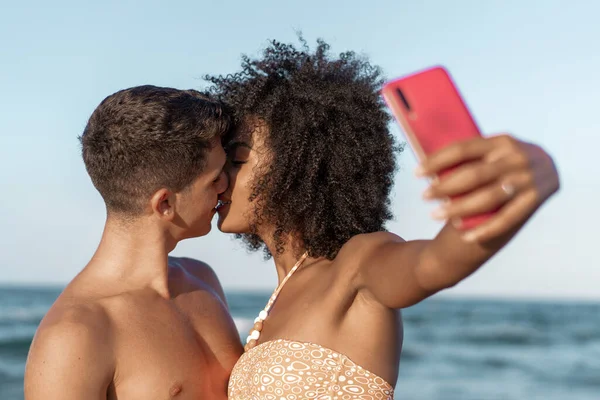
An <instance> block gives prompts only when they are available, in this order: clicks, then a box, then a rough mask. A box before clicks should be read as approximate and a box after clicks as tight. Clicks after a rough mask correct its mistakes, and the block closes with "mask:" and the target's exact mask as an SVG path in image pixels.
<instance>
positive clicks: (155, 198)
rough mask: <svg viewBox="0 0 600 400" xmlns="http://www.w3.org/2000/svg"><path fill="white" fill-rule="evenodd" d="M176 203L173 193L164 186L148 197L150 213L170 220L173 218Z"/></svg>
mask: <svg viewBox="0 0 600 400" xmlns="http://www.w3.org/2000/svg"><path fill="white" fill-rule="evenodd" d="M176 203H177V198H176V196H175V193H173V192H172V191H170V190H169V189H166V188H162V189H159V190H157V191H156V192H155V193H154V194H153V195H152V198H151V199H150V205H151V207H152V214H154V215H156V216H157V217H159V218H161V219H165V220H167V221H172V220H173V218H175V207H176Z"/></svg>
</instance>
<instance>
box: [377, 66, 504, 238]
mask: <svg viewBox="0 0 600 400" xmlns="http://www.w3.org/2000/svg"><path fill="white" fill-rule="evenodd" d="M381 92H382V95H383V98H384V99H385V102H386V103H387V105H388V107H390V109H391V110H392V113H393V114H394V117H395V118H396V120H397V121H398V123H399V124H400V126H401V127H402V129H403V131H404V133H405V135H406V137H407V139H408V143H409V144H410V146H411V147H412V149H413V151H414V152H415V154H416V155H417V158H419V159H420V160H423V159H425V158H427V156H428V155H430V154H432V153H434V152H436V151H438V150H440V149H442V148H443V147H445V146H448V145H449V144H452V143H454V142H457V141H460V140H467V139H472V138H474V137H481V133H480V132H479V128H478V127H477V124H476V123H475V120H474V119H473V117H472V116H471V113H470V112H469V109H468V108H467V106H466V105H465V102H464V101H463V99H462V97H461V95H460V93H459V92H458V89H457V88H456V86H455V85H454V83H453V81H452V78H451V77H450V74H449V73H448V72H447V71H446V69H445V68H443V67H439V66H438V67H433V68H429V69H426V70H424V71H421V72H417V73H414V74H411V75H408V76H406V77H402V78H399V79H395V80H393V81H390V82H387V83H386V84H385V85H384V86H383V89H382V91H381ZM456 167H458V165H456V166H454V167H452V168H450V169H448V170H445V171H444V172H442V173H441V174H440V175H439V176H438V178H440V179H442V178H443V176H444V175H445V174H447V173H449V172H450V171H451V170H452V169H454V168H456ZM459 197H460V196H453V197H451V200H452V199H456V198H459ZM494 212H495V211H493V212H488V213H485V214H478V215H473V216H469V217H465V218H463V219H462V224H461V229H470V228H473V227H475V226H477V225H479V224H481V223H482V222H484V221H485V220H487V219H488V218H489V217H490V216H491V215H493V214H494Z"/></svg>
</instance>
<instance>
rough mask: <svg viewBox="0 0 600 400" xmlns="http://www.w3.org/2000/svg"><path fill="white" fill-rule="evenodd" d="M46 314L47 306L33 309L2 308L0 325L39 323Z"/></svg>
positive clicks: (0, 310)
mask: <svg viewBox="0 0 600 400" xmlns="http://www.w3.org/2000/svg"><path fill="white" fill-rule="evenodd" d="M47 312H48V307H47V306H35V307H3V308H2V309H0V324H12V323H15V322H33V323H36V324H37V323H39V322H40V321H41V320H42V318H44V315H46V313H47Z"/></svg>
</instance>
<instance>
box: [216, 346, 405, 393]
mask: <svg viewBox="0 0 600 400" xmlns="http://www.w3.org/2000/svg"><path fill="white" fill-rule="evenodd" d="M228 397H229V399H230V400H263V399H264V400H302V399H329V400H334V399H339V400H347V399H348V400H349V399H363V400H371V399H384V400H392V399H393V398H394V389H393V387H392V385H390V384H389V383H388V382H386V381H385V380H383V379H382V378H380V377H379V376H377V375H375V374H373V373H372V372H369V371H367V370H366V369H364V368H362V367H361V366H359V365H357V364H355V363H354V362H353V361H352V360H350V359H349V358H348V357H346V356H345V355H343V354H340V353H337V352H335V351H333V350H331V349H327V348H324V347H322V346H319V345H318V344H313V343H305V342H295V341H291V340H285V339H277V340H270V341H267V342H264V343H262V344H259V345H257V346H255V347H253V348H251V349H250V350H248V351H246V352H245V353H244V354H243V355H242V357H240V359H239V360H238V362H237V364H236V365H235V367H234V368H233V371H232V373H231V378H230V379H229V395H228Z"/></svg>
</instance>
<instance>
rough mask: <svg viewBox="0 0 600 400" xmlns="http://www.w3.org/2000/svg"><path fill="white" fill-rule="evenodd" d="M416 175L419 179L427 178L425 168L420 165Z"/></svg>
mask: <svg viewBox="0 0 600 400" xmlns="http://www.w3.org/2000/svg"><path fill="white" fill-rule="evenodd" d="M415 175H416V176H417V177H419V178H421V177H424V176H425V168H423V167H422V166H421V165H419V166H418V167H417V168H415Z"/></svg>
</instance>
